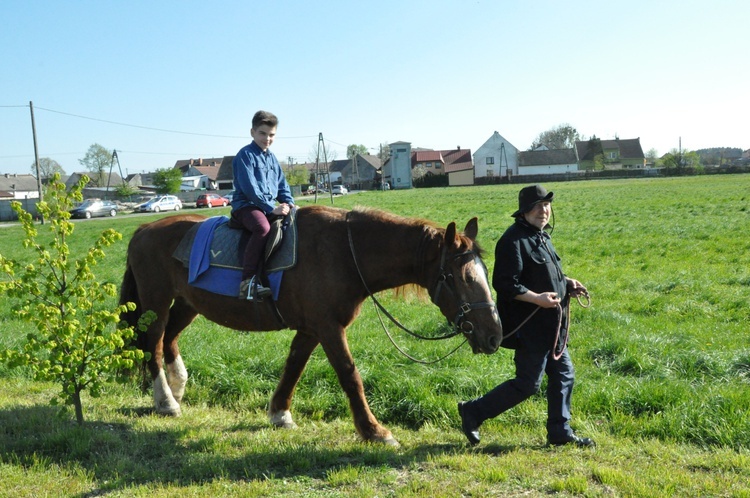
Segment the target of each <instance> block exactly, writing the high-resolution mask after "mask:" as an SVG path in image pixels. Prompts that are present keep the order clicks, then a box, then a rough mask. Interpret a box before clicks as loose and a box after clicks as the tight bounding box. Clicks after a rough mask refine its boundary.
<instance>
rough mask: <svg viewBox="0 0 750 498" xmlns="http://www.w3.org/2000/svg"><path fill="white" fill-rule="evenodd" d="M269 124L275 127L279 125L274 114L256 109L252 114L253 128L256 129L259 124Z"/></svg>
mask: <svg viewBox="0 0 750 498" xmlns="http://www.w3.org/2000/svg"><path fill="white" fill-rule="evenodd" d="M263 125H266V126H270V127H272V128H276V127H277V126H278V125H279V118H277V117H276V115H275V114H273V113H271V112H268V111H258V112H256V113H255V116H253V129H254V130H257V129H258V127H259V126H263Z"/></svg>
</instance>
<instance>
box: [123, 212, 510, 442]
mask: <svg viewBox="0 0 750 498" xmlns="http://www.w3.org/2000/svg"><path fill="white" fill-rule="evenodd" d="M203 220H205V218H204V217H202V216H197V215H184V216H171V217H167V218H163V219H161V220H158V221H155V222H153V223H148V224H145V225H142V226H141V227H139V228H138V229H137V230H136V232H135V234H134V235H133V238H132V239H131V241H130V244H129V246H128V255H127V269H126V271H125V276H124V279H123V283H122V288H121V292H120V302H121V303H127V302H134V303H135V304H136V306H137V308H136V311H135V312H132V313H129V314H127V315H126V316H125V317H124V318H125V319H126V320H127V321H128V323H130V324H133V325H134V324H135V323H136V322H137V320H138V317H139V316H140V315H142V314H143V313H144V312H146V311H147V310H152V311H153V312H155V313H156V316H157V318H156V319H155V320H154V321H153V322H152V323H151V325H150V326H149V328H148V330H147V332H146V333H145V336H142V338H141V339H145V341H142V342H141V343H142V344H145V347H144V349H145V350H146V351H147V352H149V353H151V358H150V360H149V361H148V369H149V371H150V373H151V376H152V379H153V385H154V404H155V408H156V412H157V413H160V414H165V415H175V416H177V415H180V402H181V400H182V397H183V394H184V392H185V384H186V382H187V370H186V369H185V366H184V363H183V361H182V358H181V356H180V350H179V348H178V346H177V339H178V338H179V336H180V333H181V332H182V331H183V330H184V329H185V327H187V326H188V325H189V324H190V323H191V322H192V321H193V319H194V318H195V317H196V316H197V315H198V314H202V315H203V316H205V317H206V318H208V319H209V320H212V321H214V322H216V323H218V324H220V325H223V326H225V327H230V328H232V329H235V330H247V331H268V330H281V329H283V328H289V329H293V330H296V335H295V336H294V339H293V340H292V344H291V348H290V351H289V356H288V358H287V360H286V365H285V367H284V370H283V374H282V376H281V379H280V380H279V385H278V387H277V388H276V391H275V392H274V393H273V396H272V397H271V402H270V406H269V409H268V415H269V418H270V421H271V423H272V424H274V425H276V426H278V427H287V428H290V427H295V424H294V421H293V420H292V415H291V412H290V411H289V410H290V407H291V404H292V396H293V395H294V390H295V387H296V385H297V382H298V381H299V378H300V376H301V375H302V371H303V370H304V368H305V365H306V364H307V361H308V360H309V358H310V355H311V354H312V352H313V350H314V349H315V348H316V347H317V346H318V344H320V345H321V346H322V347H323V350H324V351H325V354H326V356H327V358H328V361H329V362H330V363H331V366H332V367H333V369H334V370H335V371H336V375H337V376H338V379H339V383H340V384H341V387H342V388H343V390H344V392H345V393H346V395H347V397H348V398H349V405H350V408H351V411H352V414H353V416H354V425H355V427H356V429H357V432H358V433H359V435H360V436H361V437H362V439H364V440H365V441H379V442H383V443H386V444H393V445H398V442H397V441H396V440H395V439H394V438H393V436H392V435H391V432H390V431H389V430H388V429H386V428H385V427H383V426H381V425H380V423H379V422H378V421H377V419H376V418H375V416H374V415H373V414H372V412H371V411H370V408H369V406H368V404H367V400H366V399H365V393H364V389H363V387H362V379H361V378H360V375H359V372H358V371H357V367H356V366H355V365H354V360H353V359H352V355H351V353H350V352H349V347H348V344H347V338H346V328H347V327H348V326H349V324H351V323H352V321H353V320H354V319H355V318H356V317H357V315H358V314H359V311H360V307H361V305H362V303H363V301H364V300H365V299H366V298H367V297H368V293H369V292H373V293H377V292H379V291H382V290H385V289H391V288H396V287H400V286H404V285H408V284H416V285H417V286H421V287H423V288H425V289H427V290H428V292H429V294H430V298H431V300H432V302H433V303H434V304H436V305H437V306H438V307H439V308H440V310H441V312H442V314H443V315H444V316H445V317H446V318H447V319H448V320H449V321H450V322H451V323H453V324H454V326H455V327H457V330H460V331H461V332H462V333H463V334H464V335H465V336H466V337H467V338H468V341H469V343H470V345H471V347H472V349H473V351H474V353H479V352H482V353H486V354H490V353H493V352H495V351H496V350H497V349H498V346H499V345H500V341H501V339H502V326H501V324H500V319H499V317H498V314H497V311H496V309H495V304H494V302H493V300H492V294H491V291H490V286H489V281H488V279H487V272H486V269H485V267H484V264H483V263H482V261H481V259H480V255H479V248H478V246H477V244H476V242H475V239H476V236H477V219H476V218H473V219H471V220H470V221H469V222H468V224H467V225H466V228H465V230H464V233H459V232H457V230H456V224H455V223H450V224H449V225H448V227H447V228H444V229H443V228H438V227H437V226H435V225H434V224H433V223H430V222H427V221H425V220H417V219H409V218H403V217H399V216H396V215H393V214H389V213H386V212H382V211H377V210H354V211H346V210H343V209H338V208H332V207H323V206H309V207H303V208H300V209H299V210H298V213H297V224H298V235H299V244H298V263H297V265H296V266H295V267H294V268H292V269H290V270H286V272H285V274H284V277H283V282H282V284H281V289H280V293H279V296H278V301H277V302H276V303H275V305H276V307H277V309H278V314H277V311H276V310H274V307H273V306H272V305H271V302H270V301H269V300H266V301H263V302H252V301H243V300H240V299H237V298H235V297H227V296H221V295H218V294H213V293H210V292H208V291H205V290H202V289H199V288H196V287H193V286H191V285H188V271H187V269H186V268H185V267H184V266H183V264H182V263H181V262H180V261H178V260H176V259H174V258H173V257H172V254H173V253H174V251H175V248H176V247H177V245H178V244H179V243H180V240H181V239H182V237H183V236H184V235H185V234H186V233H187V231H188V230H189V229H190V228H191V227H192V226H194V225H195V224H196V223H200V222H201V221H203ZM279 316H280V317H282V318H283V321H284V323H281V321H280V320H279ZM162 362H164V363H165V364H166V365H165V369H166V373H165V371H164V369H163V368H162Z"/></svg>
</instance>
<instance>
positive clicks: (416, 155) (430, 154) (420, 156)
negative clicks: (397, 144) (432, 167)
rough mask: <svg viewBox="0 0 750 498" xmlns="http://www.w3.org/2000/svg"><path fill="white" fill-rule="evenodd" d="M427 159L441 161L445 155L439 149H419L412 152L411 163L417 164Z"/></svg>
mask: <svg viewBox="0 0 750 498" xmlns="http://www.w3.org/2000/svg"><path fill="white" fill-rule="evenodd" d="M426 161H440V162H443V156H442V154H441V153H440V151H439V150H417V151H413V152H412V156H411V165H412V167H414V166H416V165H417V163H423V162H426Z"/></svg>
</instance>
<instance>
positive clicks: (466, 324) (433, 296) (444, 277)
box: [346, 212, 495, 364]
mask: <svg viewBox="0 0 750 498" xmlns="http://www.w3.org/2000/svg"><path fill="white" fill-rule="evenodd" d="M350 214H351V212H348V213H347V214H346V234H347V237H348V238H349V250H350V251H351V253H352V259H353V260H354V267H355V268H356V269H357V274H358V275H359V279H360V281H361V282H362V285H363V286H364V288H365V291H366V292H367V295H368V296H369V297H370V299H372V302H373V303H375V305H376V307H377V308H378V309H379V310H380V311H382V312H383V314H385V315H386V316H387V317H388V319H389V320H390V321H391V322H393V324H394V325H396V326H397V327H398V328H400V329H401V330H403V331H404V332H406V333H408V334H409V335H411V336H413V337H416V338H418V339H423V340H426V341H437V340H442V339H449V338H451V337H454V336H457V335H459V334H464V336H466V337H468V336H469V335H472V334H473V333H474V324H473V323H472V322H470V321H468V320H466V315H467V314H468V313H469V312H470V311H472V310H475V309H484V308H494V307H495V303H494V302H492V301H489V302H487V301H485V302H478V303H468V302H466V301H461V299H460V298H459V296H458V293H457V291H456V284H455V280H454V277H453V274H452V273H449V272H448V271H447V270H446V269H445V264H446V261H452V260H454V259H457V258H459V257H462V256H466V255H473V257H474V258H478V257H479V256H478V255H477V253H476V252H475V251H473V250H469V251H465V252H462V253H459V254H454V255H452V256H451V257H450V258H448V257H447V254H448V249H447V246H446V245H444V246H443V249H442V253H441V256H440V270H439V273H438V276H437V279H436V281H435V284H434V286H433V287H434V291H432V292H429V294H430V300H431V301H432V302H433V303H434V304H435V305H436V306H438V307H439V305H438V303H437V299H438V297H439V296H440V292H441V290H442V288H443V287H445V288H446V289H447V290H448V292H450V293H451V295H453V296H454V298H455V299H456V302H457V304H458V312H457V314H456V318H455V319H454V320H453V322H452V323H451V325H452V327H451V328H452V330H451V332H450V333H448V334H445V335H441V336H437V337H427V336H423V335H421V334H417V333H416V332H413V331H411V330H409V329H408V328H407V327H405V326H404V325H403V324H401V322H399V321H398V320H397V319H396V318H395V317H394V316H393V315H391V314H390V313H389V312H388V310H387V309H385V307H384V306H383V305H382V304H380V301H378V300H377V298H376V297H375V295H374V294H373V293H372V291H370V288H369V286H368V285H367V282H366V281H365V278H364V276H363V275H362V270H361V269H360V267H359V262H358V261H357V254H356V251H355V249H354V239H353V238H352V231H351V227H350V225H349V215H350ZM485 272H486V270H485ZM378 317H380V315H379V314H378ZM380 321H381V324H382V325H383V328H384V329H385V331H386V334H387V335H388V338H389V339H390V340H391V343H393V345H394V346H395V347H396V349H398V351H399V352H400V353H401V354H403V355H404V356H406V357H407V358H409V359H410V360H412V361H415V362H417V363H422V364H431V363H436V362H438V361H441V360H443V359H444V358H446V357H448V356H450V355H451V354H453V353H455V352H456V351H457V350H458V348H460V347H461V346H463V344H464V343H463V342H462V343H461V344H459V345H458V346H456V348H455V349H453V350H452V351H450V352H449V353H448V354H446V355H445V356H443V357H441V358H438V359H437V360H434V361H423V360H419V359H417V358H413V357H412V356H410V355H409V354H408V353H406V352H405V351H403V350H402V349H401V348H400V347H399V346H398V345H397V344H396V343H395V341H394V340H393V338H392V337H391V335H390V333H389V332H388V330H387V328H386V327H385V324H384V323H383V321H382V319H381V320H380ZM449 323H450V322H449ZM464 342H466V341H464Z"/></svg>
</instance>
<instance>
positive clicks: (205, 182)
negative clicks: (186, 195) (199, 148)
mask: <svg viewBox="0 0 750 498" xmlns="http://www.w3.org/2000/svg"><path fill="white" fill-rule="evenodd" d="M223 160H224V158H222V157H214V158H210V159H186V160H180V161H177V162H176V163H175V165H174V168H175V169H179V170H180V172H181V173H182V176H183V179H184V181H183V186H184V187H186V188H190V189H191V190H200V189H205V190H216V189H217V188H218V180H217V178H218V176H219V169H220V167H221V164H222V162H223Z"/></svg>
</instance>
